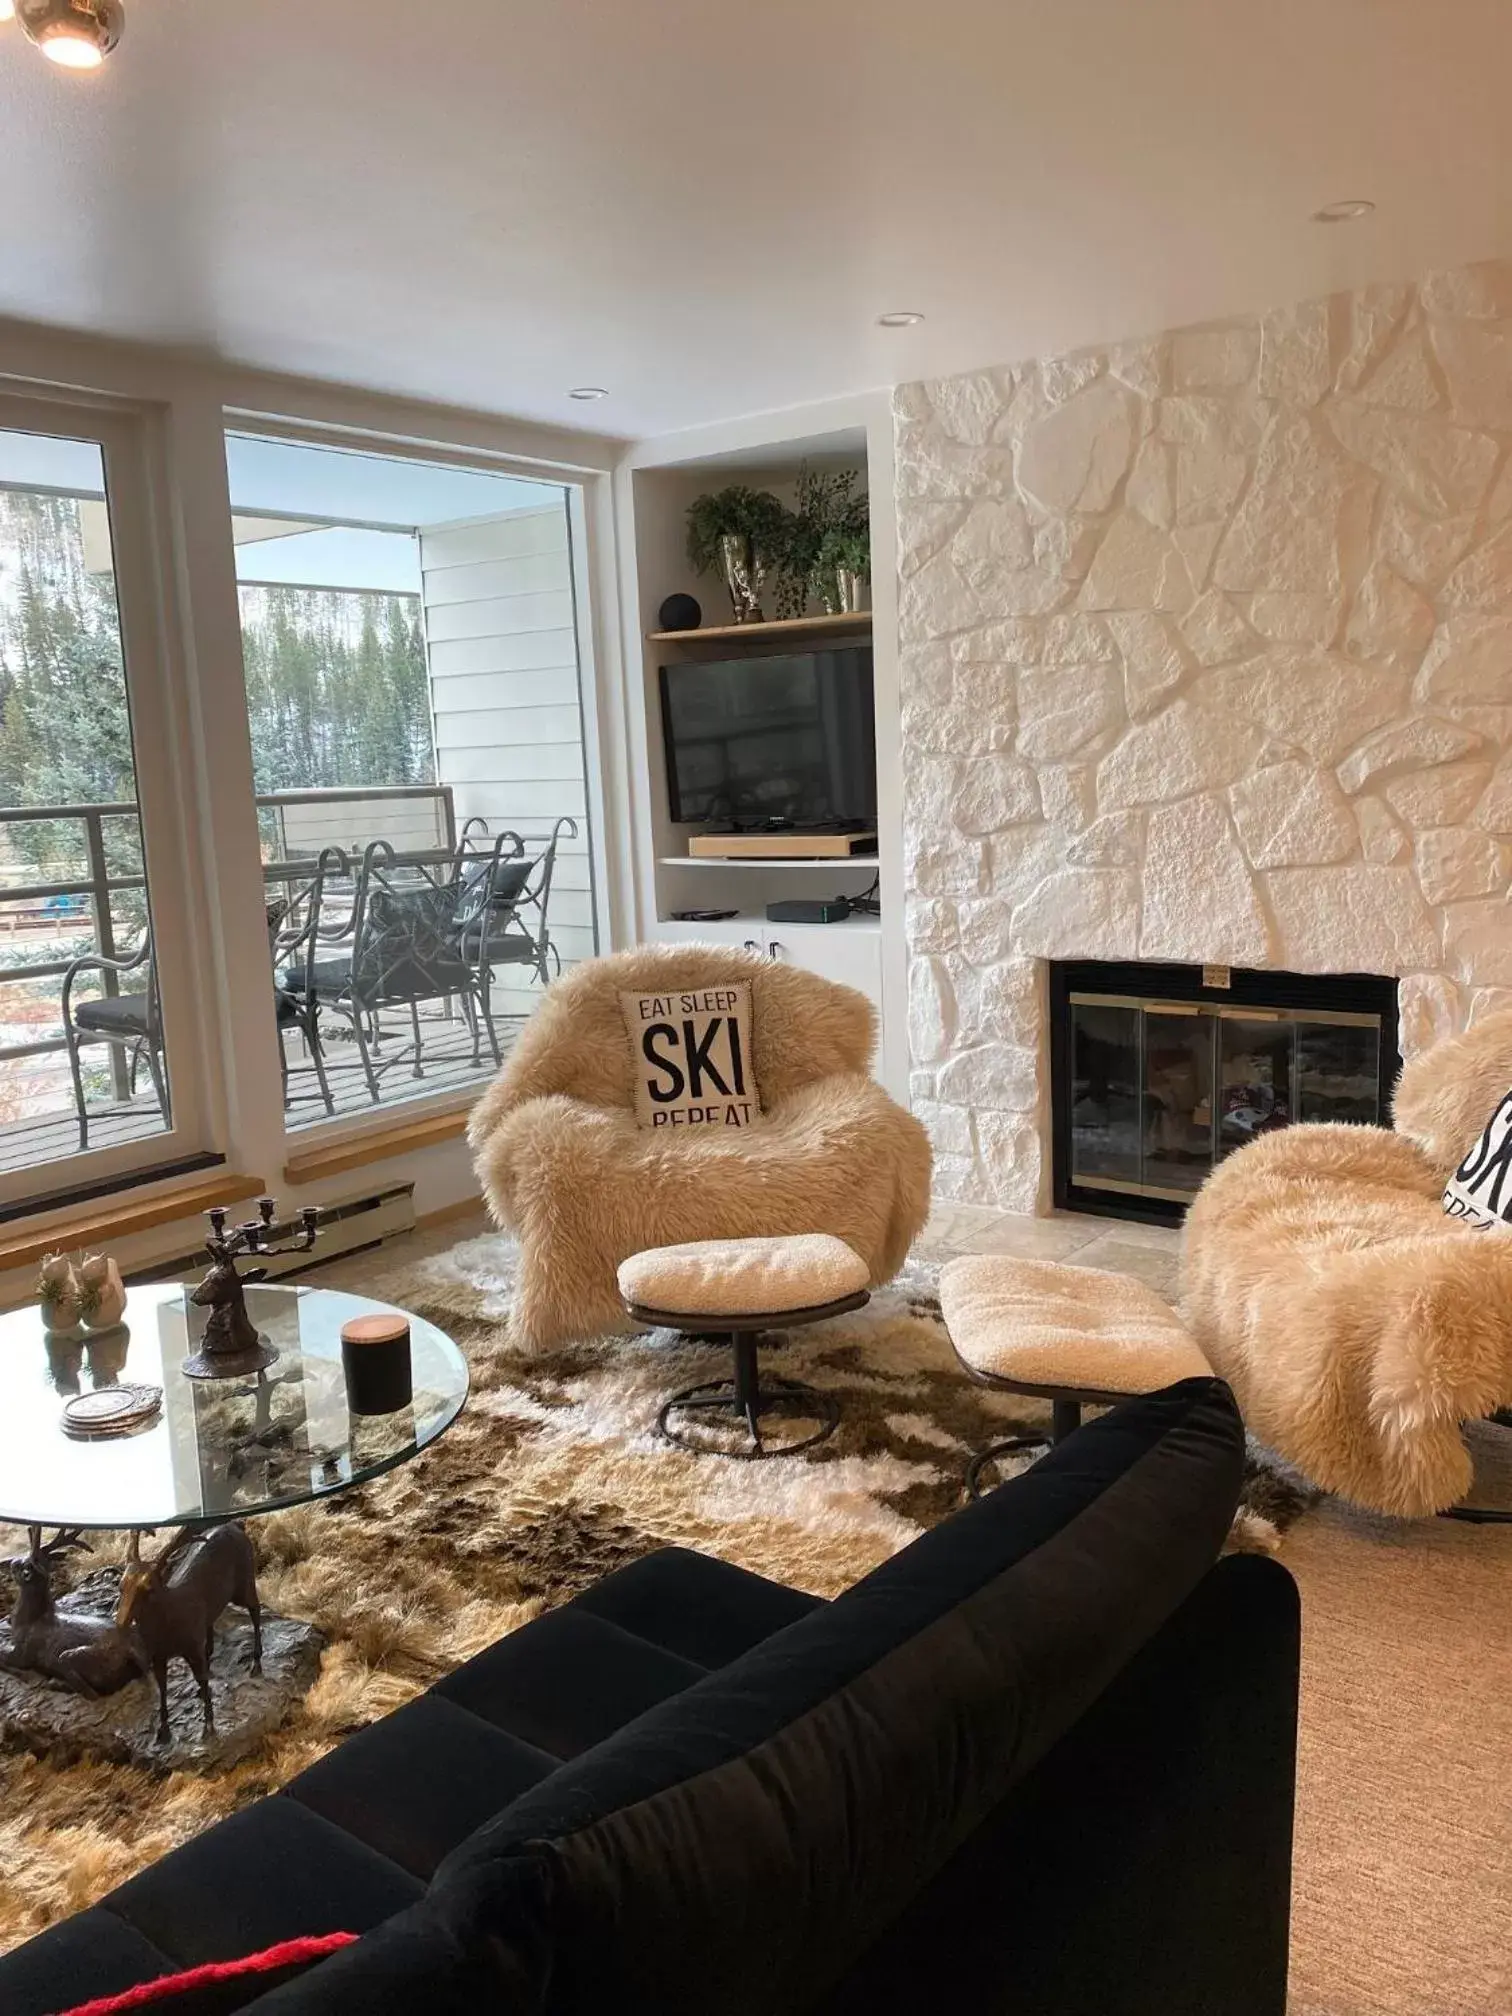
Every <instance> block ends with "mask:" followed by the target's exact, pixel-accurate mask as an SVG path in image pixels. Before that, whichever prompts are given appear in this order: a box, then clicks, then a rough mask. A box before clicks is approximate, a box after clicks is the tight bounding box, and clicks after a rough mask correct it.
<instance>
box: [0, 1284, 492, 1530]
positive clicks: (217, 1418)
mask: <svg viewBox="0 0 1512 2016" xmlns="http://www.w3.org/2000/svg"><path fill="white" fill-rule="evenodd" d="M246 1294H247V1309H248V1313H249V1314H250V1315H251V1317H252V1320H253V1321H254V1323H256V1325H257V1327H258V1329H259V1330H261V1331H263V1332H264V1333H265V1334H266V1335H267V1337H268V1339H269V1341H270V1342H271V1343H272V1344H274V1345H275V1346H276V1347H277V1349H278V1354H279V1355H278V1357H277V1359H276V1361H275V1362H274V1363H273V1364H272V1365H270V1366H269V1367H268V1368H267V1370H266V1371H263V1372H258V1373H253V1374H249V1375H247V1376H244V1377H240V1378H230V1379H215V1380H205V1379H190V1378H187V1377H186V1376H185V1374H184V1372H183V1371H182V1369H181V1367H182V1365H183V1361H184V1359H185V1358H187V1357H189V1356H190V1355H191V1353H193V1352H194V1350H195V1349H196V1348H197V1346H198V1342H199V1339H200V1337H201V1335H202V1334H203V1331H204V1327H205V1322H206V1320H207V1315H208V1312H207V1311H206V1310H204V1309H199V1308H196V1307H195V1306H194V1305H193V1303H191V1302H190V1300H189V1290H188V1288H187V1287H186V1286H185V1285H184V1284H182V1283H179V1282H154V1283H151V1284H150V1285H148V1286H146V1287H142V1288H133V1289H132V1290H131V1291H130V1293H129V1296H128V1298H127V1306H126V1317H125V1321H124V1322H123V1323H121V1324H120V1325H118V1326H117V1327H116V1328H115V1329H113V1330H106V1331H101V1332H99V1333H97V1334H91V1333H87V1332H86V1333H83V1334H81V1335H79V1336H77V1337H68V1338H58V1337H53V1336H50V1335H49V1333H48V1332H47V1331H46V1330H45V1329H44V1327H43V1324H42V1318H41V1315H40V1313H39V1311H38V1310H37V1309H35V1308H30V1309H23V1310H17V1311H14V1312H12V1313H11V1314H10V1315H7V1316H0V1520H8V1521H12V1522H14V1523H15V1524H17V1525H20V1526H31V1527H56V1528H59V1529H71V1528H78V1529H80V1530H84V1531H87V1530H89V1529H90V1528H101V1527H104V1528H121V1529H125V1530H135V1531H138V1532H147V1531H152V1530H156V1529H157V1528H159V1527H166V1526H173V1527H191V1528H192V1527H200V1526H205V1527H209V1526H216V1525H221V1524H223V1523H224V1522H226V1521H227V1520H231V1519H244V1518H247V1517H249V1516H251V1515H253V1514H256V1513H260V1512H274V1511H277V1510H278V1509H279V1508H280V1507H282V1506H288V1505H300V1504H304V1503H306V1502H307V1501H308V1500H310V1499H313V1498H324V1497H328V1496H330V1495H331V1494H332V1493H333V1492H337V1491H346V1490H349V1489H350V1488H351V1487H352V1486H353V1485H356V1484H365V1483H367V1482H368V1481H369V1480H370V1479H372V1478H374V1477H379V1476H382V1474H383V1473H384V1472H385V1471H386V1470H393V1469H395V1468H396V1467H397V1466H398V1465H399V1464H401V1463H407V1462H408V1461H409V1460H410V1459H411V1457H414V1456H417V1455H418V1454H419V1453H420V1451H421V1450H422V1449H424V1448H426V1447H428V1446H429V1444H430V1443H432V1442H434V1441H435V1440H436V1439H437V1437H438V1436H440V1435H443V1434H445V1432H446V1430H447V1429H448V1428H449V1427H450V1426H451V1424H452V1423H453V1421H455V1420H456V1418H457V1416H458V1414H460V1413H461V1411H462V1406H463V1403H464V1401H465V1400H466V1398H467V1389H468V1372H467V1361H466V1359H465V1358H464V1357H463V1356H462V1353H461V1352H460V1351H459V1350H458V1349H457V1347H456V1345H455V1344H454V1343H453V1342H452V1340H451V1339H450V1338H449V1337H448V1336H446V1335H445V1334H444V1333H443V1332H442V1331H440V1330H438V1329H437V1328H436V1327H435V1325H434V1324H432V1323H427V1322H425V1321H423V1320H422V1318H420V1317H418V1316H410V1317H409V1319H408V1320H409V1326H410V1348H411V1362H412V1367H413V1386H414V1397H413V1399H412V1401H411V1403H410V1404H409V1405H408V1406H407V1407H404V1408H402V1409H400V1410H399V1411H398V1412H397V1413H393V1414H380V1415H357V1414H353V1413H352V1412H351V1411H350V1409H349V1408H348V1405H347V1390H346V1376H345V1373H344V1372H343V1369H342V1362H341V1326H342V1325H343V1323H345V1322H347V1321H348V1319H349V1318H351V1317H353V1316H373V1315H386V1314H392V1313H406V1312H394V1311H392V1310H391V1308H390V1305H389V1304H387V1303H384V1302H373V1301H369V1300H368V1299H367V1298H366V1297H365V1296H361V1295H347V1294H344V1293H342V1292H340V1291H339V1290H335V1289H329V1288H279V1287H271V1286H260V1285H254V1286H251V1287H249V1288H248V1289H247V1291H246ZM122 1384H125V1385H146V1386H159V1387H161V1388H162V1392H163V1404H162V1409H161V1411H160V1412H159V1413H158V1414H157V1415H155V1416H154V1417H153V1419H152V1420H150V1421H149V1422H147V1423H145V1424H144V1425H143V1426H142V1427H140V1428H137V1429H135V1430H132V1431H130V1432H128V1433H126V1434H123V1435H120V1436H115V1437H110V1438H100V1439H93V1438H91V1439H83V1438H78V1437H75V1436H74V1435H72V1434H70V1433H68V1432H66V1431H65V1429H64V1426H63V1408H64V1405H65V1403H66V1402H67V1401H68V1400H69V1399H70V1398H72V1397H73V1396H75V1395H77V1394H81V1393H88V1392H89V1391H90V1390H91V1389H92V1388H101V1387H110V1386H116V1385H122Z"/></svg>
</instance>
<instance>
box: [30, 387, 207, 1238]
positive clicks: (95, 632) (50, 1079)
mask: <svg viewBox="0 0 1512 2016" xmlns="http://www.w3.org/2000/svg"><path fill="white" fill-rule="evenodd" d="M145 467H146V464H145V454H144V442H143V437H142V433H141V430H140V428H139V427H138V426H137V424H136V423H135V422H134V421H132V420H128V419H125V418H118V417H116V416H113V415H112V416H106V415H104V414H97V413H95V412H93V411H91V410H89V409H83V408H68V407H63V406H57V407H54V406H51V405H46V406H41V405H36V406H34V405H24V404H22V403H21V402H13V401H5V400H0V1203H3V1202H5V1201H6V1200H8V1199H14V1198H17V1197H22V1196H24V1197H26V1198H28V1199H35V1198H36V1197H37V1195H38V1194H39V1193H46V1192H50V1191H54V1190H57V1191H63V1190H66V1189H67V1188H68V1187H69V1186H70V1185H71V1184H73V1183H76V1182H82V1183H83V1184H85V1185H88V1184H89V1183H92V1182H94V1181H96V1180H99V1179H102V1178H108V1177H109V1176H110V1175H111V1174H112V1173H113V1172H117V1171H120V1170H125V1169H130V1168H134V1167H142V1166H158V1165H164V1164H168V1163H171V1162H173V1161H175V1160H183V1159H185V1157H186V1156H193V1155H194V1154H196V1153H197V1152H198V1151H202V1150H203V1148H204V1146H205V1139H204V1133H203V1129H202V1127H201V1126H200V1124H199V1116H200V1114H201V1113H202V1111H203V1107H204V1103H205V1102H204V1098H203V1088H202V1087H201V1086H200V1085H199V1084H198V1082H197V1081H196V1078H195V1074H194V1070H193V1067H192V1064H191V1063H190V1062H189V1061H187V1060H190V1059H192V1057H193V1055H194V1046H193V1045H192V1044H189V1043H188V1042H187V1041H186V1040H185V1038H186V1035H187V1029H188V1027H189V1025H190V1022H191V1020H192V1015H193V1004H192V982H191V970H190V969H191V963H192V962H191V957H190V952H189V946H188V935H189V934H188V932H187V929H186V924H187V911H186V899H185V895H184V883H185V867H186V861H185V854H186V840H185V834H184V828H183V825H182V823H181V822H182V818H183V809H184V808H183V795H184V794H183V792H182V791H181V790H180V788H179V786H178V783H177V781H176V779H177V771H176V762H175V757H176V750H175V743H174V737H173V733H172V730H171V715H172V713H173V710H172V708H171V706H170V704H169V698H168V693H167V685H166V669H165V664H164V654H163V652H162V649H161V643H160V638H159V635H158V631H157V627H156V626H157V623H158V620H159V608H160V604H159V584H158V582H157V579H156V575H155V571H154V565H153V559H152V554H153V539H152V530H151V525H150V522H149V512H150V505H149V492H148V486H147V482H146V477H145ZM170 912H171V913H172V915H171V921H170V916H169V913H170ZM39 1169H40V1171H41V1173H40V1174H39V1173H38V1172H39Z"/></svg>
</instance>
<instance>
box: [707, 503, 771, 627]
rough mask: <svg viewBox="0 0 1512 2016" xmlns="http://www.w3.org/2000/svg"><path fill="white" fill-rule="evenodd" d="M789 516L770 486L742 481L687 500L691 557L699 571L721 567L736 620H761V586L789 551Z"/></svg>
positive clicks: (754, 621) (748, 621)
mask: <svg viewBox="0 0 1512 2016" xmlns="http://www.w3.org/2000/svg"><path fill="white" fill-rule="evenodd" d="M788 516H789V514H788V513H787V512H786V511H784V509H783V508H782V506H781V505H780V504H779V503H778V501H777V499H776V498H775V497H774V496H773V495H772V493H771V491H770V490H752V489H750V488H748V486H747V485H745V484H744V483H732V484H730V485H729V487H728V488H726V489H724V490H709V491H705V493H704V495H703V496H702V497H695V498H694V500H693V502H692V503H691V504H690V505H689V506H688V559H689V561H690V562H691V563H692V565H693V566H694V568H696V570H697V571H698V572H699V573H700V574H708V573H710V572H711V571H712V570H713V569H714V568H716V567H718V568H719V569H720V570H721V571H722V573H723V575H724V580H725V586H726V587H727V588H728V589H729V591H730V605H731V607H732V609H733V610H734V613H735V621H736V622H737V623H759V622H760V621H761V614H762V612H761V586H762V583H763V581H764V580H765V579H766V576H767V572H768V570H769V569H770V568H772V567H773V566H775V565H777V564H778V563H779V562H780V561H781V560H782V557H783V555H784V553H785V551H786V548H787V535H788Z"/></svg>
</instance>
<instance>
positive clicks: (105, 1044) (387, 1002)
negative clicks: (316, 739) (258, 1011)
mask: <svg viewBox="0 0 1512 2016" xmlns="http://www.w3.org/2000/svg"><path fill="white" fill-rule="evenodd" d="M257 807H258V818H259V826H260V829H261V835H262V848H263V857H264V859H263V880H264V884H265V887H266V892H267V912H266V928H267V929H268V933H269V942H270V949H271V951H272V955H273V964H274V972H275V975H276V976H277V983H278V984H277V990H276V992H275V993H273V994H270V1000H269V1010H270V1013H274V1012H276V1013H277V1017H278V1021H279V1025H280V1041H281V1046H282V1053H283V1058H284V1064H285V1088H286V1089H285V1110H286V1116H287V1121H288V1124H289V1126H290V1127H291V1128H296V1127H301V1126H305V1125H309V1124H311V1123H314V1122H319V1121H324V1120H327V1119H329V1118H332V1117H342V1116H350V1115H357V1114H361V1113H367V1112H371V1111H372V1110H373V1109H374V1107H375V1106H380V1105H381V1106H385V1107H387V1106H390V1105H392V1104H394V1103H397V1102H399V1101H402V1100H405V1099H410V1098H416V1097H421V1096H425V1095H431V1094H435V1093H437V1092H442V1091H446V1090H448V1089H452V1088H456V1087H461V1086H465V1085H467V1084H475V1083H478V1082H480V1081H481V1080H482V1079H485V1078H486V1077H488V1076H489V1075H491V1074H492V1072H493V1071H494V1069H495V1068H496V1064H495V1060H494V1048H495V1045H497V1048H498V1051H499V1054H500V1055H501V1056H502V1055H504V1054H507V1052H508V1049H509V1047H510V1046H511V1044H512V1043H513V1041H514V1038H515V1036H516V1035H517V1034H518V1031H519V1029H520V1027H521V1025H522V1023H523V1022H524V1020H525V1018H526V1017H527V1015H528V1014H529V1013H530V1011H531V1009H532V1007H533V1005H534V1002H535V999H536V998H537V997H538V996H539V993H540V991H541V987H542V984H543V981H544V978H545V977H547V976H553V975H554V973H555V971H556V970H558V969H559V967H560V963H561V950H560V947H559V945H558V944H557V942H556V941H555V939H554V938H553V935H552V915H551V894H552V880H553V874H554V871H555V868H556V865H557V864H556V853H557V849H558V847H560V846H562V845H564V844H565V845H566V846H567V847H569V848H570V846H571V843H572V842H573V841H574V840H576V837H577V830H578V829H577V826H576V824H575V822H574V821H573V820H572V819H571V818H570V817H564V818H562V819H559V820H554V821H551V822H550V823H549V824H540V825H536V826H532V827H529V828H521V827H515V828H511V829H510V830H509V831H508V833H500V834H495V833H491V832H489V831H488V829H487V827H486V825H485V823H484V822H483V821H482V820H480V819H477V818H472V819H469V820H465V821H463V822H462V827H461V830H460V831H459V829H458V820H457V808H456V803H455V798H454V794H453V791H452V789H451V787H450V786H449V785H409V786H391V787H373V788H356V789H345V790H329V791H286V792H273V793H269V794H267V795H265V796H262V797H259V799H258V801H257ZM137 822H138V815H137V808H136V807H135V805H132V804H129V803H118V804H101V805H47V806H28V807H26V808H24V809H13V810H6V811H0V1172H5V1171H13V1170H19V1169H24V1168H27V1167H29V1166H32V1165H35V1164H39V1163H46V1162H50V1161H55V1160H58V1159H60V1158H62V1157H64V1156H67V1155H71V1154H74V1153H76V1152H77V1151H78V1150H79V1148H80V1146H81V1145H83V1144H82V1142H81V1135H87V1145H88V1146H89V1147H90V1148H110V1147H117V1146H120V1145H122V1144H125V1143H129V1142H134V1141H140V1140H143V1139H146V1138H148V1137H150V1136H152V1135H154V1134H157V1133H160V1132H162V1130H163V1128H164V1125H165V1115H164V1113H163V1110H162V1104H161V1101H160V1097H159V1094H158V1092H157V1090H156V1089H155V1086H156V1082H157V1078H158V1073H157V1072H156V1071H155V1070H154V1069H153V1062H154V1060H153V1058H152V1056H151V1054H150V1051H151V1048H152V1044H153V1041H154V1040H155V1039H154V1037H153V1035H152V1033H151V1030H150V1029H148V1033H146V1034H145V1035H144V1036H143V1037H142V1038H141V1040H139V1041H135V1042H131V1041H125V1040H122V1039H121V1037H120V1036H119V1035H117V1036H116V1037H113V1038H110V1039H109V1040H104V1039H102V1037H101V1036H99V1035H98V1034H96V1035H94V1036H93V1037H92V1038H90V1037H88V1036H86V1040H85V1042H84V1043H83V1044H82V1045H81V1046H79V1047H78V1063H79V1079H78V1083H77V1087H76V1083H75V1078H74V1071H73V1066H72V1063H71V1060H70V1054H69V1052H70V1045H69V1039H68V1035H67V1034H66V1033H65V1023H64V1012H63V1011H64V994H65V990H66V991H67V992H68V993H69V995H70V1010H69V1013H70V1019H71V1022H72V1023H73V1025H74V1026H75V1029H76V1031H77V1029H78V1025H79V1024H80V1021H81V1019H82V1021H83V1022H85V1023H93V1024H96V1025H104V1026H106V1027H108V1026H110V1025H111V1023H112V1020H113V1019H114V1021H115V1026H116V1027H117V1029H118V1030H119V1029H120V1028H122V1027H123V1026H125V1027H126V1028H127V1031H128V1033H129V1031H130V1028H131V1027H132V1026H133V1025H132V1023H131V1021H130V1018H131V1017H132V1016H134V1015H135V1016H136V1017H137V1018H138V1020H140V1021H142V1022H143V1026H144V1027H145V1026H146V1025H147V1024H148V1023H150V1021H151V1012H150V1009H149V1007H148V1005H147V1004H149V1003H151V1002H152V1001H153V1000H154V999H155V988H154V980H153V974H152V962H151V957H150V953H149V954H148V955H147V956H146V957H145V958H144V959H143V960H142V961H141V963H140V964H138V965H136V966H129V967H128V968H127V970H124V971H119V970H116V965H114V964H104V965H103V966H101V967H100V968H99V969H88V968H86V969H84V970H82V971H76V972H75V973H74V977H73V980H72V981H71V982H70V981H69V977H68V976H69V974H70V969H73V968H75V966H76V962H78V961H80V960H81V959H83V958H85V957H87V956H89V955H96V956H98V957H99V958H100V959H101V960H103V961H105V962H117V963H120V962H122V961H123V960H125V961H129V960H130V959H131V957H132V955H133V954H134V953H135V952H136V951H137V949H138V948H139V947H140V946H141V945H142V944H143V942H144V940H145V938H146V897H145V889H146V880H145V874H144V871H143V867H142V860H141V846H140V835H139V828H138V823H137ZM23 827H24V828H25V829H27V834H28V837H29V843H30V844H28V845H25V846H22V845H20V844H18V842H19V836H18V833H17V829H18V828H23ZM44 854H45V857H46V861H47V872H39V871H38V870H37V868H36V866H35V865H34V864H35V863H36V862H37V860H38V858H39V856H42V855H44ZM490 864H492V865H490ZM459 890H461V892H462V893H461V895H460V897H459V898H458V902H459V903H460V907H456V905H454V904H452V903H451V902H449V900H448V897H447V892H448V891H451V892H457V891H459ZM428 892H435V893H428ZM385 903H386V904H387V906H388V907H387V909H386V910H384V909H382V906H383V905H384V904H385ZM406 905H408V909H406ZM438 906H439V909H438ZM417 910H418V911H420V912H421V913H422V914H423V915H424V916H425V917H426V918H427V919H428V920H429V925H428V928H431V930H432V938H433V940H434V931H435V923H436V916H437V915H438V914H439V916H440V917H441V920H442V921H441V926H440V928H441V930H442V931H443V932H445V931H446V930H450V931H451V938H450V940H448V942H447V944H446V945H443V946H441V947H440V949H439V951H438V948H437V945H436V944H435V943H434V942H432V943H431V945H430V949H429V952H428V953H419V954H417V948H416V944H415V942H414V940H413V938H411V939H409V940H405V941H403V942H402V943H400V944H399V945H398V950H397V953H396V952H395V940H394V935H393V934H394V931H395V930H396V928H406V927H405V924H404V920H405V919H406V917H408V916H411V915H413V914H414V913H415V912H416V911H417ZM396 918H397V919H398V920H399V921H398V925H396V923H395V919H396ZM385 932H386V933H387V937H386V938H383V937H382V936H381V934H382V933H385ZM459 933H460V934H461V935H460V936H459V935H458V934H459ZM464 941H465V942H464ZM385 945H386V946H387V954H388V962H389V963H388V966H387V968H385V966H384V964H383V958H384V947H385ZM375 948H376V949H375ZM458 948H460V953H459V949H458ZM417 956H419V957H421V958H422V959H423V958H424V957H429V958H431V960H432V962H434V960H435V959H436V958H437V957H443V958H451V959H452V960H453V963H452V964H448V965H443V966H442V967H440V968H435V967H434V963H433V965H432V968H428V969H426V972H425V973H422V975H421V977H420V978H419V979H418V980H417V978H416V973H415V959H416V957H417ZM406 958H407V959H408V961H409V964H408V966H407V967H404V968H403V969H402V970H400V967H399V965H398V964H397V963H396V962H400V961H403V960H404V959H406ZM343 972H344V973H345V975H346V981H345V985H344V986H343V984H342V978H343ZM354 975H355V978H354V977H353V976H354ZM427 975H428V976H429V977H427ZM453 978H455V980H456V982H457V986H456V991H445V990H446V985H447V983H448V982H449V981H450V980H451V979H453ZM432 982H434V985H432V984H431V983H432ZM307 983H308V985H307ZM111 1003H114V1004H117V1005H116V1007H115V1008H114V1009H113V1010H112V1009H110V1008H108V1007H105V1006H104V1004H111ZM132 1004H140V1005H139V1006H138V1007H136V1008H133V1005H132ZM122 1017H125V1018H127V1020H126V1022H125V1023H124V1025H123V1023H122V1021H121V1019H120V1018H122ZM81 1094H82V1097H81V1096H80V1095H81ZM81 1114H82V1125H81Z"/></svg>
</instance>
